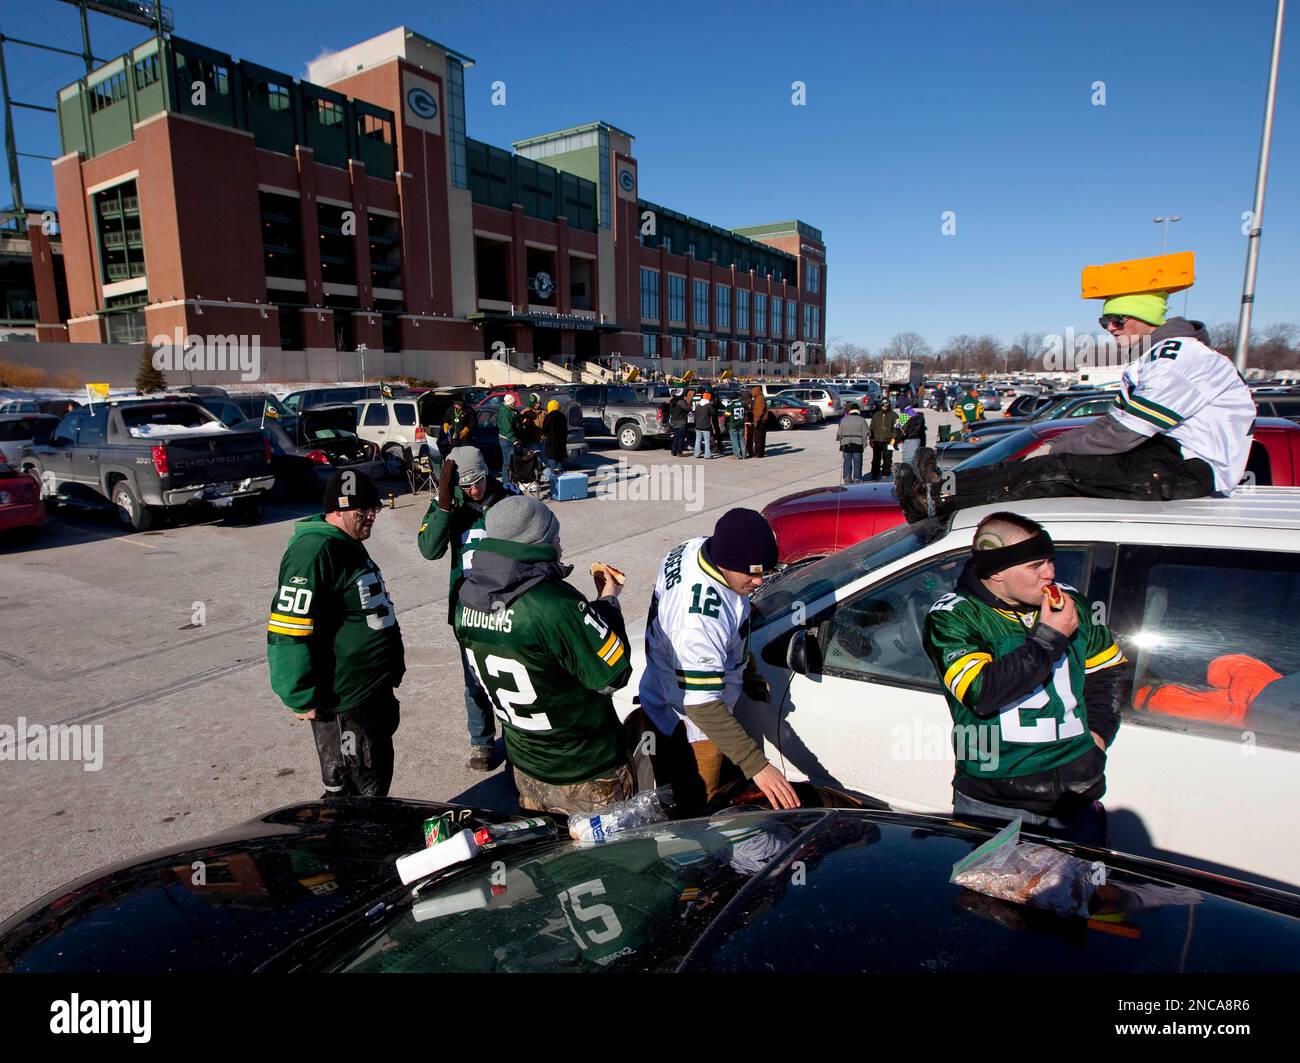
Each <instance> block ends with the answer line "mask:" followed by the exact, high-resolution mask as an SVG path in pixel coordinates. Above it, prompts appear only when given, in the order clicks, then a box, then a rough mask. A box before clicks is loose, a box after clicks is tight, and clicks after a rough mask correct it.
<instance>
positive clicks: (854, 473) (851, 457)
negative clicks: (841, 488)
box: [840, 450, 862, 484]
mask: <svg viewBox="0 0 1300 1063" xmlns="http://www.w3.org/2000/svg"><path fill="white" fill-rule="evenodd" d="M840 453H841V454H843V455H844V482H845V483H846V484H855V483H857V482H858V481H860V480H861V479H862V451H860V450H841V451H840Z"/></svg>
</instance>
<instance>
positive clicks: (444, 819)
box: [424, 812, 456, 849]
mask: <svg viewBox="0 0 1300 1063" xmlns="http://www.w3.org/2000/svg"><path fill="white" fill-rule="evenodd" d="M455 833H456V828H455V826H453V824H452V821H451V814H450V813H447V812H444V813H443V814H442V815H440V816H430V817H429V818H428V819H426V820H425V821H424V847H425V848H426V849H427V848H429V846H431V845H437V844H438V843H439V842H445V841H446V840H447V839H448V838H450V837H451V836H452V835H453V834H455Z"/></svg>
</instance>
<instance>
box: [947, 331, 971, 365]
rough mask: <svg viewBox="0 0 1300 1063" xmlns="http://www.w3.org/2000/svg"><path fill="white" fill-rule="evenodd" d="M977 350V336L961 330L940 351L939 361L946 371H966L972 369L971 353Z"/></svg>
mask: <svg viewBox="0 0 1300 1063" xmlns="http://www.w3.org/2000/svg"><path fill="white" fill-rule="evenodd" d="M974 350H975V337H974V336H968V335H967V334H966V333H964V332H959V333H958V334H957V335H956V336H953V337H952V339H950V340H949V341H948V342H947V343H945V344H944V346H943V350H941V351H940V352H939V362H940V363H941V365H942V366H943V369H944V371H945V372H948V373H965V372H968V371H969V370H970V360H971V354H972V352H973V351H974Z"/></svg>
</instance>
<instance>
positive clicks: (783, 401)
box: [767, 395, 822, 432]
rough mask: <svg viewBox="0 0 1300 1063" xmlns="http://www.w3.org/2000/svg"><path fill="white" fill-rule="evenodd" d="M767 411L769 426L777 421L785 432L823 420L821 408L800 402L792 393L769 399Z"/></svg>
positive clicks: (778, 426) (819, 422)
mask: <svg viewBox="0 0 1300 1063" xmlns="http://www.w3.org/2000/svg"><path fill="white" fill-rule="evenodd" d="M767 413H768V423H769V427H770V426H771V425H772V423H773V422H775V426H776V427H777V428H780V429H781V430H782V431H785V432H788V431H790V429H792V428H803V427H805V426H806V425H811V424H821V422H822V412H821V410H819V409H818V408H817V407H816V406H812V405H809V404H808V403H806V402H800V401H799V400H798V399H796V398H795V397H794V396H792V395H773V396H772V397H771V398H770V399H768V400H767Z"/></svg>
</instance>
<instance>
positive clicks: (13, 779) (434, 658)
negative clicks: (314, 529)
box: [0, 423, 840, 917]
mask: <svg viewBox="0 0 1300 1063" xmlns="http://www.w3.org/2000/svg"><path fill="white" fill-rule="evenodd" d="M603 442H605V441H600V440H598V441H596V444H597V445H596V446H595V447H594V448H593V453H592V455H591V456H590V457H589V458H588V459H587V465H588V466H590V467H591V469H592V475H593V489H594V490H595V492H596V496H595V497H593V498H590V499H588V500H586V501H580V502H565V503H553V505H554V507H555V512H556V513H557V514H558V516H559V518H560V521H561V528H562V531H561V537H562V543H563V548H564V560H565V562H567V563H569V564H573V565H574V566H575V569H574V573H573V576H572V582H573V583H574V585H575V586H577V587H579V588H580V589H582V590H583V591H584V593H588V594H590V593H591V582H590V577H589V576H588V575H587V569H588V566H589V565H590V563H591V562H592V561H596V560H601V561H608V562H610V563H611V564H614V565H616V566H617V567H618V568H620V569H622V570H623V571H624V572H625V573H626V574H627V586H626V589H625V591H624V593H623V596H622V600H623V603H624V612H625V615H626V616H627V617H628V620H629V623H635V622H637V621H639V620H641V619H643V618H644V615H645V611H646V608H647V606H648V604H649V596H650V588H651V586H652V584H653V579H654V575H655V572H656V570H657V567H658V565H659V562H660V561H661V560H662V558H663V556H664V554H665V553H666V552H667V551H668V549H669V548H670V547H672V546H674V545H676V544H677V543H679V542H681V541H682V540H684V539H687V538H690V537H691V536H694V535H701V534H707V533H708V532H710V531H711V530H712V527H713V524H714V522H715V521H716V520H717V518H718V517H719V516H721V515H722V513H723V512H725V511H726V510H727V509H729V508H731V507H733V506H737V505H745V506H751V507H753V508H755V509H761V508H762V507H763V506H765V505H766V504H767V503H768V502H770V501H772V500H773V499H775V498H778V497H780V496H781V495H784V494H788V493H790V492H792V491H798V490H801V489H804V488H807V487H816V486H824V485H828V484H833V483H837V482H838V481H839V469H840V460H839V452H838V450H837V448H836V445H835V425H834V424H833V423H832V424H829V425H825V426H821V427H818V428H810V429H799V430H796V431H791V432H773V433H770V434H769V436H768V447H767V454H768V456H767V457H766V458H765V459H763V460H761V461H750V462H749V463H747V464H744V465H742V464H741V463H739V462H737V461H734V460H731V459H727V458H720V459H715V460H713V461H696V460H694V459H692V458H689V457H686V458H673V457H672V456H671V455H670V454H669V453H668V451H667V450H666V449H651V450H644V451H638V452H635V453H626V452H620V451H619V450H618V449H617V447H615V446H614V445H613V444H612V441H609V445H608V446H607V447H602V446H600V444H601V443H603ZM382 490H383V493H385V494H386V493H387V490H388V488H387V486H384V487H383V489H382ZM402 491H403V493H402V494H401V495H399V496H398V497H397V498H396V500H395V501H396V508H394V509H392V510H386V511H384V512H383V513H382V514H381V515H380V517H379V520H378V521H377V522H376V525H375V532H374V534H373V536H372V538H371V540H370V541H369V543H368V544H367V545H368V548H369V550H370V552H371V555H372V556H373V557H374V558H375V560H376V561H377V563H378V564H379V566H380V568H381V569H382V570H383V573H384V578H385V580H386V582H387V584H388V587H389V589H390V591H391V593H392V597H393V599H394V601H395V604H396V606H397V613H398V619H399V622H400V623H401V625H402V632H403V636H404V640H405V645H406V659H407V673H406V678H405V680H404V682H403V684H402V687H401V689H400V690H399V691H398V697H399V699H400V701H401V705H402V725H401V729H400V730H399V731H398V733H397V737H396V741H395V745H396V750H397V769H396V774H395V778H394V781H393V790H392V793H393V795H394V796H396V797H416V798H426V799H434V800H458V801H463V802H466V803H473V804H480V805H484V806H487V807H499V808H503V809H513V808H514V807H515V806H514V787H513V784H512V782H511V781H510V778H509V773H508V770H502V769H501V768H498V769H497V770H496V771H494V772H493V773H491V774H490V775H486V776H485V775H483V774H480V773H477V772H471V771H470V770H469V769H468V767H467V766H466V759H467V756H468V746H467V739H466V733H465V722H464V721H465V711H464V699H463V696H462V689H463V684H462V679H461V670H460V665H459V658H458V656H457V650H456V647H455V643H454V640H453V638H452V636H451V631H450V629H449V627H448V626H447V622H446V619H447V583H448V561H447V559H446V558H443V559H442V560H441V561H436V562H428V561H425V560H424V559H423V558H422V557H421V556H420V554H419V552H418V551H417V550H416V546H415V536H416V529H417V527H418V525H419V521H420V518H421V517H422V516H423V514H424V511H425V509H426V508H427V506H428V504H429V496H428V494H421V495H418V496H412V495H410V494H407V493H405V488H402ZM265 510H266V515H265V519H264V520H263V522H262V523H261V524H258V525H252V526H240V525H233V524H231V523H229V522H227V521H223V520H222V519H221V518H220V515H219V514H217V513H216V512H215V511H201V512H198V513H196V514H195V515H194V516H192V517H188V518H183V519H180V520H175V521H169V522H167V524H166V525H165V526H164V527H161V528H159V529H158V530H156V531H150V532H146V533H143V534H131V535H126V534H122V533H120V532H118V531H117V529H116V527H115V525H114V524H113V523H112V521H111V520H110V519H108V518H107V517H103V516H97V515H90V514H80V513H72V514H65V513H60V514H59V515H58V516H56V517H53V518H51V520H50V522H49V523H48V524H47V526H46V528H45V529H44V531H43V533H42V535H41V536H40V537H39V538H38V540H37V541H36V543H35V544H33V545H31V546H29V547H11V546H8V545H4V546H0V551H3V552H0V690H3V691H4V700H3V710H0V724H5V725H9V726H11V727H15V728H16V727H17V726H18V721H19V719H20V718H23V719H25V721H26V725H27V726H28V727H29V728H30V727H31V726H32V725H35V724H40V725H45V726H48V725H49V724H53V723H61V724H77V725H81V726H82V727H83V728H90V730H88V731H86V730H83V734H84V735H85V736H86V737H87V738H89V739H91V740H92V742H93V741H94V740H95V739H96V736H98V744H96V745H90V744H88V745H87V747H86V748H85V749H84V750H83V761H84V762H83V763H77V762H69V761H66V760H63V761H59V760H44V761H33V760H26V761H15V760H12V759H3V760H0V804H3V807H4V809H5V817H4V819H5V830H4V834H3V837H2V838H0V917H2V916H4V915H8V914H10V913H11V912H13V911H16V910H17V909H19V908H20V907H22V906H23V905H25V904H27V903H28V902H30V901H32V900H34V899H36V898H37V897H38V896H40V895H41V894H43V893H44V892H45V891H47V890H49V889H51V888H53V887H55V886H57V885H59V884H61V883H63V882H66V881H68V880H70V879H72V878H74V877H76V876H78V875H80V874H82V873H84V872H87V871H90V870H92V869H95V868H98V867H100V866H102V865H104V864H107V863H111V862H114V861H117V860H122V859H127V858H130V857H134V856H137V855H141V854H143V853H146V852H148V851H150V850H152V849H155V848H159V847H162V846H168V845H172V844H175V843H180V842H184V841H186V840H189V839H193V838H197V837H199V836H201V835H205V834H208V833H211V832H214V831H217V830H220V829H222V828H224V827H227V826H229V825H231V824H234V823H238V822H241V821H243V820H246V819H249V818H252V817H255V816H258V815H260V814H262V813H265V812H267V811H269V810H271V809H274V808H277V807H280V806H282V805H286V804H291V803H294V802H297V801H304V800H315V799H316V798H318V797H319V796H320V794H321V792H322V786H321V782H320V775H319V768H318V765H317V761H316V756H315V752H314V747H313V745H312V740H311V734H310V730H309V728H308V725H307V724H305V723H302V722H299V721H297V720H295V719H294V718H293V716H292V715H291V714H290V712H289V711H288V710H287V709H285V708H284V707H283V705H282V704H281V703H280V702H279V701H278V699H277V698H276V697H275V696H274V694H273V693H272V692H271V689H270V684H269V681H268V677H267V667H266V617H267V612H268V608H269V606H270V603H271V600H272V597H273V595H274V591H275V580H276V573H277V569H278V566H279V561H280V556H281V554H282V552H283V550H284V547H285V544H286V543H287V542H288V539H289V535H290V531H291V524H292V522H293V521H294V520H295V519H297V518H299V517H301V516H305V515H307V514H308V513H310V512H314V510H313V509H311V508H309V507H306V506H297V507H294V506H287V505H267V506H266V507H265ZM92 750H93V751H95V752H97V753H98V754H99V755H100V757H101V760H100V765H99V768H98V770H85V769H86V768H88V767H89V768H93V767H95V764H94V762H93V758H91V757H88V754H89V753H90V752H91V751H92Z"/></svg>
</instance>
